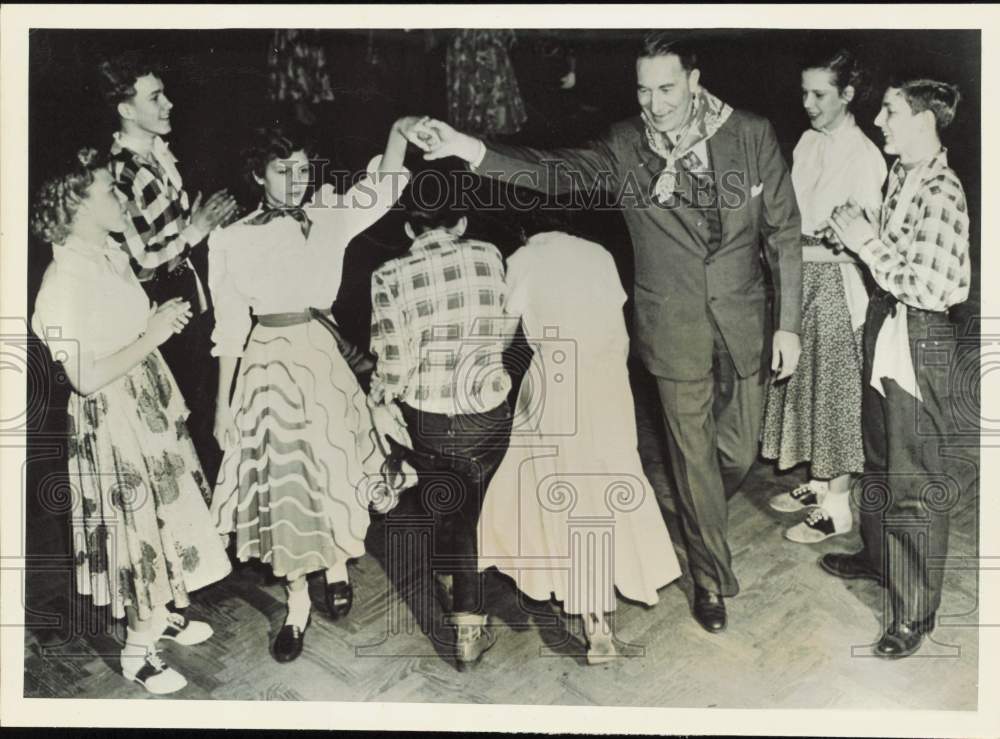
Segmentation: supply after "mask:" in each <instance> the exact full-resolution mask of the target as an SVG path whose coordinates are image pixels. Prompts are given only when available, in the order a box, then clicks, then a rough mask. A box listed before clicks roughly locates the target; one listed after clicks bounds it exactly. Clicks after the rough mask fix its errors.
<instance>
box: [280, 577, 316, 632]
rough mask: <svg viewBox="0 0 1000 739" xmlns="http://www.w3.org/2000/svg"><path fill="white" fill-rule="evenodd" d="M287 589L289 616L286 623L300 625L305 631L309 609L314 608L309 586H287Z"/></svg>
mask: <svg viewBox="0 0 1000 739" xmlns="http://www.w3.org/2000/svg"><path fill="white" fill-rule="evenodd" d="M285 590H286V592H287V593H288V616H287V617H286V618H285V623H286V624H287V625H288V626H298V627H299V628H300V629H302V630H303V631H304V630H305V628H306V622H307V621H308V620H309V611H310V610H311V609H312V603H311V602H310V600H309V588H308V587H302V588H299V589H298V590H292V589H291V588H285Z"/></svg>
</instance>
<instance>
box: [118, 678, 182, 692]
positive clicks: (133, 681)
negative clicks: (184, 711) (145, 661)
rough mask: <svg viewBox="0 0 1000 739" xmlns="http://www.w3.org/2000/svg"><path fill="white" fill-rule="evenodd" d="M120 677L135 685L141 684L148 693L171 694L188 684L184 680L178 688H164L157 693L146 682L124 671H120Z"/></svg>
mask: <svg viewBox="0 0 1000 739" xmlns="http://www.w3.org/2000/svg"><path fill="white" fill-rule="evenodd" d="M122 677H123V678H125V679H126V680H128V681H129V682H130V683H135V684H136V685H139V686H141V687H142V688H143V690H145V691H146V692H147V693H149V694H150V695H173V694H174V693H179V692H180V691H182V690H184V688H186V687H187V686H188V684H187V681H186V680H185V681H184V684H183V685H181V686H180V687H179V688H175V689H174V690H164V691H161V692H159V693H157V692H156V691H155V690H152V689H151V688H150V687H149V686H148V685H146V683H143V682H140V681H139V680H136V678H135V677H134V676H133V677H129V676H128V675H126V674H125V673H122Z"/></svg>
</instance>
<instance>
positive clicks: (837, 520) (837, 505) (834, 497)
mask: <svg viewBox="0 0 1000 739" xmlns="http://www.w3.org/2000/svg"><path fill="white" fill-rule="evenodd" d="M823 508H824V510H825V511H826V512H827V513H828V514H830V518H832V519H833V525H834V526H836V527H837V532H838V533H840V532H843V531H849V530H850V529H851V527H852V525H853V523H854V517H853V516H852V515H851V494H850V491H849V490H845V491H842V492H840V491H838V492H834V491H833V490H831V491H830V492H829V493H827V495H826V497H825V498H824V499H823Z"/></svg>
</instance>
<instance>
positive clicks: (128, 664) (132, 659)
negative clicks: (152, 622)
mask: <svg viewBox="0 0 1000 739" xmlns="http://www.w3.org/2000/svg"><path fill="white" fill-rule="evenodd" d="M154 641H155V638H154V636H153V632H152V630H151V629H144V630H143V631H133V630H132V629H130V628H126V629H125V646H124V647H123V648H122V654H121V665H122V672H124V673H126V674H127V675H135V673H137V672H138V671H139V670H140V669H142V665H143V663H144V662H145V661H146V651H147V650H148V649H150V648H151V647H152V646H153V642H154Z"/></svg>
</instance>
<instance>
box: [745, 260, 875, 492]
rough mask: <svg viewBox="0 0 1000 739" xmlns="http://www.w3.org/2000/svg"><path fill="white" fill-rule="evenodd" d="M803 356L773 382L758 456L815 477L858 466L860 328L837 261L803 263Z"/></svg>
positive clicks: (851, 470)
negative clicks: (854, 326)
mask: <svg viewBox="0 0 1000 739" xmlns="http://www.w3.org/2000/svg"><path fill="white" fill-rule="evenodd" d="M801 342H802V355H801V357H800V358H799V365H798V368H797V369H796V370H795V374H793V375H792V376H791V377H790V378H789V379H788V380H787V381H784V382H775V383H771V386H770V388H769V390H768V395H767V404H766V407H765V411H764V427H763V432H762V445H761V454H762V456H763V457H765V458H766V459H774V460H777V462H778V468H779V469H783V470H784V469H789V468H791V467H794V466H795V465H798V464H802V463H803V462H808V463H809V464H810V468H811V473H810V474H811V475H812V477H813V478H815V479H821V480H826V479H832V478H834V477H837V476H839V475H843V474H847V473H859V472H862V471H863V469H864V461H865V458H864V448H863V446H862V440H861V366H862V346H861V331H860V330H858V331H857V332H855V331H854V330H853V329H852V327H851V315H850V312H849V311H848V307H847V299H846V297H845V294H844V281H843V277H842V275H841V271H840V264H836V263H811V262H806V263H805V264H803V265H802V333H801Z"/></svg>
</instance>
